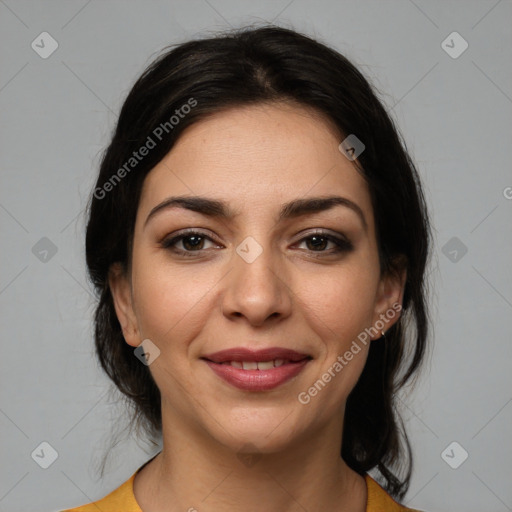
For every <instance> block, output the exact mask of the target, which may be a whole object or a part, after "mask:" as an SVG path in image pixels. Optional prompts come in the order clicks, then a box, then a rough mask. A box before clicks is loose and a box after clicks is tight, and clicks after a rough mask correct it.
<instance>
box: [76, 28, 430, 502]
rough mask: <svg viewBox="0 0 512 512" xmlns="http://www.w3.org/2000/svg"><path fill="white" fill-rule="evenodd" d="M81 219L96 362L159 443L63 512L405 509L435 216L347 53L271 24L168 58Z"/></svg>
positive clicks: (116, 140)
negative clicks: (409, 390)
mask: <svg viewBox="0 0 512 512" xmlns="http://www.w3.org/2000/svg"><path fill="white" fill-rule="evenodd" d="M88 214H89V222H88V226H87V234H86V255H87V265H88V270H89V273H90V277H91V279H92V282H93V283H94V285H95V287H96V289H97V291H98V294H99V304H98V306H97V310H96V316H95V339H96V347H97V352H98V356H99V359H100V362H101V364H102V366H103V368H104V370H105V371H106V372H107V374H108V375H109V377H110V378H111V379H112V381H113V382H114V383H115V385H116V386H117V387H118V388H119V390H120V391H121V392H122V393H124V395H126V396H127V397H128V398H129V399H130V400H131V401H132V403H133V404H134V405H135V410H136V415H135V418H134V421H139V422H142V424H143V425H144V426H145V428H146V432H147V433H148V434H149V435H150V436H153V437H157V436H159V435H160V434H161V436H162V437H161V439H162V447H163V448H162V451H161V452H160V453H158V454H157V455H156V456H155V457H154V458H152V459H151V460H150V461H148V462H147V463H146V464H145V465H144V466H142V467H141V468H139V469H138V470H137V472H136V473H135V474H133V476H132V477H131V478H130V479H129V480H128V481H127V482H125V483H124V484H123V485H122V486H120V487H119V488H118V489H116V490H115V491H113V492H112V493H111V494H110V495H109V496H107V497H106V498H104V499H103V500H100V501H97V502H96V503H93V504H89V505H86V506H83V507H78V508H75V509H72V510H75V511H82V512H83V511H89V510H98V509H99V510H102V511H103V512H107V511H114V510H116V511H121V510H122V511H123V512H131V511H144V512H159V511H164V510H165V511H178V510H189V511H194V510H197V511H199V512H203V511H223V512H224V511H225V512H229V511H231V510H240V508H241V507H242V506H243V509H244V510H248V511H260V510H264V511H266V512H269V511H270V512H272V511H279V512H282V511H285V510H286V511H288V510H289V511H292V510H293V511H295V510H309V511H315V510H350V511H353V512H364V511H372V512H375V511H377V510H378V511H406V510H411V509H407V508H405V507H404V506H402V505H400V504H399V503H398V502H399V501H400V500H401V499H402V498H403V497H404V495H405V492H406V491H407V488H408V485H409V480H410V475H411V468H412V461H411V450H410V446H409V442H408V440H407V436H406V435H405V432H403V433H402V429H401V423H400V418H399V416H398V413H397V410H396V398H395V393H396V392H397V391H398V390H399V389H400V388H401V387H402V386H403V385H404V384H405V383H406V382H408V381H409V379H410V378H411V377H412V376H413V375H415V374H416V373H417V370H418V369H419V367H420V363H421V361H422V359H423V356H424V353H425V349H426V340H427V332H428V314H427V307H426V302H427V301H426V297H425V280H424V278H425V268H426V264H427V260H428V255H429V243H430V228H429V220H428V214H427V208H426V205H425V200H424V196H423V192H422V188H421V183H420V180H419V177H418V174H417V171H416V169H415V167H414V165H413V163H412V161H411V159H410V157H409V156H408V154H407V152H406V150H405V146H404V144H403V143H402V142H401V140H400V137H399V135H398V132H397V130H396V128H395V127H394V125H393V123H392V121H391V120H390V118H389V116H388V114H387V113H386V111H385V109H384V108H383V106H382V105H381V103H380V102H379V100H378V99H377V97H376V95H375V94H374V92H373V91H372V89H371V87H370V85H369V84H368V82H367V81H366V79H365V78H364V77H363V76H362V75H361V73H360V72H359V71H358V70H357V69H356V68H355V67H354V66H353V65H352V64H351V63H350V62H349V61H348V60H347V59H346V58H345V57H343V56H342V55H340V54H339V53H337V52H336V51H334V50H333V49H330V48H328V47H327V46H325V45H323V44H321V43H320V42H317V41H315V40H312V39H310V38H308V37H306V36H304V35H301V34H298V33H296V32H294V31H291V30H287V29H283V28H279V27H275V26H267V27H262V28H257V29H253V28H245V29H241V30H238V31H232V32H230V33H226V34H221V35H219V36H217V37H213V38H210V39H203V40H196V41H190V42H187V43H185V44H181V45H179V46H177V47H175V48H173V49H170V50H168V51H167V52H166V53H165V54H163V55H162V56H160V57H159V58H158V59H157V60H156V61H154V62H153V63H152V64H151V65H150V66H149V68H148V69H147V70H146V71H145V72H144V73H143V74H142V76H141V77H140V78H139V79H138V81H137V82H136V84H135V85H134V86H133V88H132V90H131V91H130V93H129V95H128V97H127V99H126V101H125V103H124V105H123V107H122V110H121V114H120V117H119V120H118V124H117V127H116V130H115V133H114V135H113V138H112V141H111V143H110V145H109V147H108V148H107V150H106V152H105V154H104V157H103V160H102V164H101V169H100V173H99V177H98V180H97V183H96V187H95V189H94V192H93V196H92V198H91V202H90V204H89V211H88ZM411 328H412V331H411ZM406 356H407V357H406ZM372 469H375V470H378V472H379V476H378V477H376V478H378V479H379V481H380V482H381V483H380V484H379V483H377V481H376V480H374V479H373V478H372V477H371V476H370V475H369V474H368V471H370V470H372Z"/></svg>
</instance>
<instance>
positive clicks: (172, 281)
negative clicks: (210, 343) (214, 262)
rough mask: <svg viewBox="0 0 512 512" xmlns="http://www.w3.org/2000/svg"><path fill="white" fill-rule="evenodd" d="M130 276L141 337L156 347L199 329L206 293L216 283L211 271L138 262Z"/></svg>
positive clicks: (192, 334)
mask: <svg viewBox="0 0 512 512" xmlns="http://www.w3.org/2000/svg"><path fill="white" fill-rule="evenodd" d="M148 261H149V259H148ZM132 276H133V277H132V280H133V289H134V304H135V312H136V315H137V320H138V323H139V326H140V328H141V331H142V332H141V334H142V335H143V336H145V337H146V338H150V339H151V340H152V341H154V342H155V343H156V344H157V345H159V346H160V345H162V346H163V345H164V343H165V345H166V346H167V345H169V344H173V340H176V339H178V340H182V341H186V340H187V339H189V338H191V337H193V336H194V333H195V332H196V331H197V330H198V329H200V318H201V317H202V315H201V311H202V305H203V304H207V302H208V291H209V290H211V289H212V288H214V285H215V283H216V280H215V279H214V276H213V275H212V272H192V271H191V267H188V268H187V267H184V268H183V269H179V268H177V267H176V266H173V267H171V266H169V265H165V264H160V263H159V264H156V263H155V264H144V263H142V264H140V263H139V265H138V267H137V269H136V270H135V266H134V272H133V274H132Z"/></svg>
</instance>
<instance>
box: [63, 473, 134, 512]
mask: <svg viewBox="0 0 512 512" xmlns="http://www.w3.org/2000/svg"><path fill="white" fill-rule="evenodd" d="M135 475H136V473H134V474H133V475H132V476H131V477H130V478H129V479H128V480H127V481H126V482H124V483H123V484H122V485H120V486H119V487H118V488H117V489H115V490H114V491H112V492H111V493H110V494H108V495H107V496H105V497H104V498H102V499H100V500H98V501H95V502H94V503H89V504H87V505H82V506H80V507H75V508H70V509H66V510H63V511H62V512H98V511H99V510H101V512H119V511H120V510H122V511H123V512H142V510H141V508H140V507H139V505H138V503H137V502H136V501H135V496H134V494H133V480H134V478H135Z"/></svg>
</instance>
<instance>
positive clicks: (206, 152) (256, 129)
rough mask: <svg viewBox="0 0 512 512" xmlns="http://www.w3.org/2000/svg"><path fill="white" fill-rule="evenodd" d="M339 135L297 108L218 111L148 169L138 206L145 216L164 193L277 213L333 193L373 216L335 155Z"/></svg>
mask: <svg viewBox="0 0 512 512" xmlns="http://www.w3.org/2000/svg"><path fill="white" fill-rule="evenodd" d="M342 138H343V136H342V135H341V134H340V133H339V132H338V130H337V129H336V127H335V126H334V124H333V123H332V122H331V121H330V120H328V119H326V118H325V117H323V116H322V115H321V114H319V113H317V112H316V111H313V110H312V109H308V108H306V107H301V106H297V105H294V104H284V103H279V104H275V103H274V104H258V105H251V106H244V107H237V108H232V109H229V110H225V111H222V112H218V113H216V114H213V115H212V116H209V117H207V118H205V119H203V120H201V121H198V122H196V123H194V124H193V125H191V126H189V127H187V129H186V130H184V132H183V133H182V134H181V136H180V138H179V139H178V141H177V142H176V144H175V145H174V147H173V148H172V150H171V151H170V152H169V153H168V154H167V155H166V156H165V158H164V159H163V160H162V161H161V162H160V163H159V164H158V165H157V166H156V167H155V168H154V169H152V170H151V171H150V172H149V174H148V175H147V177H146V179H145V181H144V186H143V191H142V194H141V201H140V205H139V209H140V211H141V213H142V214H143V215H147V214H148V213H149V211H150V210H151V208H153V207H154V206H155V205H156V204H158V203H159V202H161V201H163V200H165V199H166V197H168V196H171V195H173V196H174V195H191V196H204V197H213V196H214V197H216V198H222V199H224V201H226V202H227V203H229V204H230V205H232V208H233V210H235V211H237V212H240V213H242V214H243V212H245V211H246V212H247V214H251V215H253V214H254V213H255V210H259V211H261V210H262V209H264V210H272V211H273V213H274V214H275V210H276V209H278V208H279V206H280V205H281V204H283V203H285V202H289V201H290V200H293V199H297V198H304V197H308V196H315V197H318V196H324V195H333V194H338V195H342V196H344V197H347V198H348V199H350V200H352V201H354V202H355V203H357V204H358V205H359V206H360V207H361V209H362V210H363V211H365V212H366V215H367V217H368V216H371V202H370V197H369V192H368V187H367V183H366V181H365V180H364V178H363V177H362V176H361V174H360V173H359V171H358V170H357V169H356V167H355V166H354V164H353V162H351V161H350V160H348V159H347V158H346V157H345V156H344V155H343V154H342V153H341V152H340V151H339V149H338V146H339V144H340V142H341V140H342ZM369 220H370V219H369Z"/></svg>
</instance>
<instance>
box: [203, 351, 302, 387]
mask: <svg viewBox="0 0 512 512" xmlns="http://www.w3.org/2000/svg"><path fill="white" fill-rule="evenodd" d="M309 361H310V359H303V360H302V361H298V362H296V363H288V364H283V365H281V366H277V367H275V368H272V369H269V370H243V369H241V368H235V367H234V366H231V365H230V364H219V363H214V362H212V361H205V362H206V364H207V365H208V366H209V367H210V368H211V369H212V370H213V371H214V372H215V373H216V374H217V375H218V376H219V377H221V378H222V379H224V380H225V381H226V382H228V383H229V384H231V385H233V386H235V387H237V388H239V389H243V390H245V391H266V390H268V389H273V388H276V387H277V386H280V385H281V384H284V383H285V382H286V381H288V380H290V379H291V378H293V377H295V376H296V375H298V374H299V373H300V372H301V371H302V370H303V368H304V366H306V364H307V363H308V362H309Z"/></svg>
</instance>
